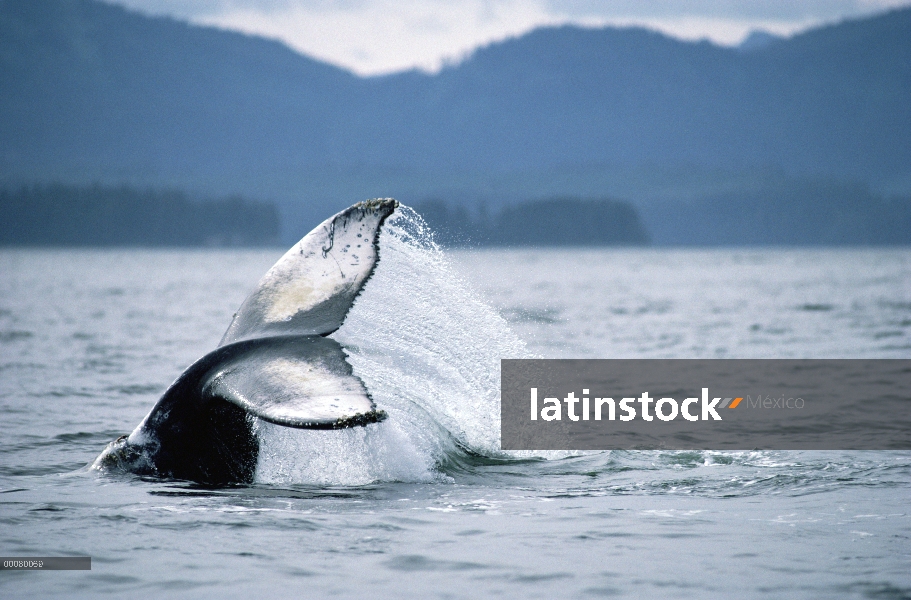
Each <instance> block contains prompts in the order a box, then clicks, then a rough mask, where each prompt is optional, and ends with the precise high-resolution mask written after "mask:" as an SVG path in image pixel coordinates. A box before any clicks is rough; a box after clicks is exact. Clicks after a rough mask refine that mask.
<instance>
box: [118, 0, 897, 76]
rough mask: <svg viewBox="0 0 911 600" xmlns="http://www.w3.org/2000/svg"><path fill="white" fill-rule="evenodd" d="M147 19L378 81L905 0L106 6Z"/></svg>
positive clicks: (879, 7) (819, 20) (348, 0)
mask: <svg viewBox="0 0 911 600" xmlns="http://www.w3.org/2000/svg"><path fill="white" fill-rule="evenodd" d="M108 1H110V2H114V3H117V4H121V5H124V6H127V7H128V8H131V9H134V10H139V11H140V12H143V13H146V14H151V15H169V16H172V17H175V18H179V19H182V20H188V21H190V22H192V23H197V24H200V25H212V26H216V27H221V28H224V29H230V30H234V31H241V32H244V33H250V34H256V35H261V36H265V37H269V38H273V39H278V40H281V41H283V42H284V43H286V44H287V45H288V46H290V47H292V48H294V49H296V50H298V51H299V52H301V53H303V54H306V55H308V56H311V57H314V58H317V59H320V60H323V61H326V62H329V63H332V64H335V65H338V66H341V67H344V68H347V69H350V70H352V71H354V72H355V73H358V74H360V75H380V74H386V73H391V72H395V71H402V70H407V69H412V68H418V69H421V70H424V71H428V72H436V71H438V70H439V69H440V68H441V67H443V66H445V65H446V64H451V63H455V62H458V61H459V60H461V59H463V58H464V57H466V56H467V55H468V54H470V53H471V51H472V50H474V49H475V48H477V47H479V46H483V45H486V44H489V43H491V42H495V41H500V40H503V39H507V38H510V37H515V36H519V35H522V34H524V33H526V32H528V31H531V30H532V29H535V28H536V27H541V26H545V25H559V24H566V23H574V24H578V25H583V26H590V27H602V26H605V25H614V26H633V25H635V26H643V27H648V28H650V29H655V30H658V31H661V32H663V33H666V34H668V35H671V36H673V37H676V38H679V39H684V40H699V39H708V40H711V41H713V42H715V43H717V44H721V45H735V44H737V43H739V42H740V41H741V40H742V39H743V38H744V37H745V36H746V35H747V34H748V33H749V32H750V31H751V30H755V29H761V30H764V31H767V32H770V33H775V34H778V35H792V34H794V33H796V32H799V31H803V30H805V29H807V28H810V27H814V26H818V25H822V24H827V23H834V22H837V21H841V20H843V19H846V18H852V17H855V18H856V17H861V16H867V15H871V14H875V13H880V12H883V11H885V10H887V9H889V8H893V7H898V6H909V5H911V0H649V1H645V0H108Z"/></svg>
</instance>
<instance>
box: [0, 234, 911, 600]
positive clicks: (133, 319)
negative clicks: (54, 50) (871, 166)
mask: <svg viewBox="0 0 911 600" xmlns="http://www.w3.org/2000/svg"><path fill="white" fill-rule="evenodd" d="M407 225H408V223H402V222H401V221H400V222H399V223H398V226H399V227H398V228H396V227H395V226H393V227H390V228H387V230H384V234H383V239H382V241H381V247H382V250H381V253H382V254H381V256H382V258H381V262H380V266H379V268H378V270H377V273H376V276H375V278H374V279H373V280H371V281H370V282H369V283H368V285H367V287H366V288H365V291H364V294H363V296H362V297H361V298H360V299H359V300H358V302H357V304H356V305H355V308H354V309H353V310H352V313H351V315H350V317H349V320H348V322H347V323H346V325H345V326H344V327H343V328H342V330H340V331H339V332H338V333H337V334H335V337H337V339H339V341H340V342H341V343H343V344H344V345H345V346H346V347H347V348H348V351H349V360H350V361H351V363H352V365H353V366H354V368H355V372H356V373H357V374H358V375H359V376H361V377H362V378H363V379H364V380H365V382H367V384H368V387H370V389H371V391H372V393H373V394H374V396H375V399H376V401H377V404H378V405H379V407H380V408H384V409H386V410H388V411H389V413H390V418H389V420H388V421H386V422H384V423H380V424H376V425H371V426H369V427H368V428H366V429H359V430H350V431H345V432H292V434H298V433H301V434H304V435H292V434H288V433H287V432H283V431H279V432H277V433H276V432H272V434H274V435H272V437H270V438H268V440H267V442H266V445H265V448H266V449H267V450H268V452H264V453H263V454H264V456H265V458H261V464H260V470H259V472H258V473H259V481H260V482H259V483H257V484H255V485H253V486H249V487H236V488H227V489H207V488H201V487H200V486H196V485H192V484H187V483H182V482H161V481H154V480H146V481H144V480H140V479H138V478H132V477H117V476H110V475H104V474H101V473H97V472H93V471H89V470H87V469H86V466H87V465H88V464H89V463H91V461H92V460H93V459H94V458H95V457H96V456H97V455H98V453H99V452H100V451H101V450H102V449H103V448H104V446H105V445H106V444H107V443H108V442H110V441H111V440H113V439H114V438H116V437H117V436H119V435H121V434H123V433H128V432H129V431H130V430H132V429H133V428H134V427H135V426H136V424H137V423H139V421H140V420H141V419H142V417H143V416H144V415H145V414H146V412H148V410H149V409H150V408H151V407H152V405H153V404H154V402H155V401H156V400H157V399H158V397H159V396H160V394H161V393H162V392H163V391H164V389H165V387H166V386H167V385H168V384H169V383H170V381H172V380H173V379H174V378H175V377H176V376H177V375H178V374H179V373H180V372H181V371H182V370H183V369H184V368H185V367H186V366H187V365H189V364H190V363H191V362H192V361H193V360H195V359H196V358H198V357H199V356H201V355H202V354H204V353H206V352H207V351H209V350H210V349H212V348H213V347H214V346H215V345H216V344H217V343H218V340H219V339H220V337H221V335H222V333H223V332H224V329H225V328H226V327H227V325H228V323H229V322H230V318H231V315H232V314H233V312H234V311H235V310H236V308H237V307H238V306H239V305H240V303H241V301H242V300H243V298H244V297H245V296H246V294H247V293H248V292H249V290H250V289H251V288H252V287H253V285H254V284H255V282H256V281H257V280H258V278H259V277H260V276H261V275H262V274H263V273H264V272H265V271H266V270H267V269H268V268H269V266H270V265H271V264H272V263H273V262H274V261H275V260H276V259H277V258H278V257H279V256H280V255H281V253H282V252H281V250H274V251H273V250H257V251H248V250H205V251H203V250H182V251H150V250H108V251H94V250H82V251H62V250H2V251H0V411H2V412H0V414H2V415H3V419H2V420H0V453H2V456H3V461H2V463H0V523H2V524H3V526H2V527H0V548H2V552H3V554H4V555H8V556H12V555H20V556H47V555H67V554H70V555H90V556H92V559H93V562H92V566H93V568H92V571H91V572H75V571H74V572H42V573H36V572H3V573H2V574H0V594H2V595H4V596H9V597H19V596H23V595H26V594H28V595H30V596H35V597H50V596H56V595H61V594H67V595H70V596H72V595H75V596H80V597H98V596H111V597H113V596H123V595H124V594H125V593H127V594H139V595H142V596H146V595H151V594H160V593H163V592H167V593H169V594H175V593H176V594H178V595H181V596H190V597H203V596H205V597H211V596H219V597H239V596H245V595H249V593H250V592H252V591H259V592H265V593H267V594H269V595H273V596H274V595H283V596H287V595H292V594H293V595H296V596H297V595H300V596H308V597H325V596H328V595H330V594H337V595H341V596H343V597H352V596H366V595H369V596H371V597H399V596H401V595H403V594H404V595H411V596H421V597H456V598H462V597H464V598H469V597H479V596H493V595H500V596H506V597H542V598H544V597H558V596H559V597H567V596H569V597H589V596H593V597H598V596H621V597H622V596H629V597H692V598H704V597H730V596H738V597H775V598H778V597H782V596H787V597H806V598H811V597H812V598H816V597H821V596H822V597H848V598H851V597H856V598H868V597H876V598H904V597H908V596H909V595H911V575H909V573H911V568H909V567H911V564H909V563H911V512H909V510H908V498H909V488H911V454H909V453H908V452H702V451H682V452H680V451H678V452H662V451H648V452H646V451H638V452H632V451H630V452H618V451H615V452H603V453H593V454H585V455H582V454H578V455H575V454H569V455H567V453H562V454H560V455H554V454H551V455H544V454H543V453H542V454H541V456H540V457H538V458H535V457H526V458H524V459H517V458H510V457H507V456H504V455H503V454H502V453H500V452H498V451H497V443H498V438H497V435H498V424H497V423H496V421H495V419H496V417H497V415H498V410H497V406H496V401H497V396H498V388H497V385H498V381H497V377H498V368H499V365H498V359H499V358H501V357H507V356H510V357H515V356H519V355H526V356H528V355H538V356H544V357H582V358H593V357H599V358H653V357H675V358H694V357H719V358H746V357H761V358H772V357H776V358H790V357H793V358H855V357H864V358H871V357H873V358H876V357H880V358H908V357H911V251H909V250H907V249H882V250H867V249H856V250H852V249H838V250H802V249H772V250H763V249H757V250H743V249H737V250H730V249H717V250H692V251H690V250H687V251H682V250H662V249H645V250H614V249H603V250H581V251H570V250H559V251H556V250H485V251H456V252H447V253H445V254H440V253H439V252H438V251H437V250H435V249H434V248H433V247H432V246H429V245H427V244H426V243H421V242H420V240H418V241H414V238H411V237H409V236H408V235H407V234H408V232H409V231H412V230H409V229H408V228H407V227H406V226H407ZM466 450H470V452H466Z"/></svg>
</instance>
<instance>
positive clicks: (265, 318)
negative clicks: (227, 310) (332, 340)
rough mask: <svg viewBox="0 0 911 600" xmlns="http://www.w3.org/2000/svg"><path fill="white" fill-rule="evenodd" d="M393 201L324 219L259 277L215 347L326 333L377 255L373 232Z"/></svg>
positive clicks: (393, 205) (384, 200) (335, 324)
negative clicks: (264, 339) (277, 337)
mask: <svg viewBox="0 0 911 600" xmlns="http://www.w3.org/2000/svg"><path fill="white" fill-rule="evenodd" d="M397 206H398V202H396V201H395V200H393V199H391V198H380V199H375V200H367V201H366V202H359V203H358V204H355V205H354V206H352V207H351V208H348V209H347V210H344V211H342V212H340V213H338V214H337V215H335V216H333V217H330V218H329V219H326V220H325V221H324V222H323V223H321V224H320V225H319V226H317V227H316V228H315V229H314V230H313V231H311V232H310V233H308V234H307V235H306V236H304V238H303V239H302V240H301V241H300V242H298V243H297V244H295V245H294V246H293V247H292V248H291V249H290V250H288V252H287V253H285V255H284V256H282V257H281V259H279V261H278V262H277V263H275V265H274V266H273V267H272V268H271V269H269V271H268V272H267V273H266V274H265V275H264V276H263V278H262V279H260V281H259V283H258V284H257V286H256V288H255V289H254V290H253V292H252V293H251V294H250V295H249V296H248V297H247V299H246V300H245V301H244V303H243V304H242V305H241V307H240V309H239V310H238V311H237V313H236V314H235V315H234V320H233V321H232V322H231V325H230V326H229V327H228V330H227V331H226V332H225V335H224V337H223V338H222V340H221V343H220V344H219V345H220V346H223V345H226V344H231V343H234V342H238V341H241V340H247V339H253V338H258V337H268V336H277V335H328V334H330V333H332V332H333V331H335V330H336V329H338V328H339V327H341V325H342V322H343V321H344V319H345V316H346V315H347V314H348V311H349V309H350V308H351V305H352V303H353V302H354V299H355V298H356V297H357V295H358V294H359V293H360V291H361V289H362V288H363V287H364V284H365V283H366V282H367V280H368V279H369V278H370V276H371V275H372V274H373V270H374V268H375V267H376V263H377V260H378V258H379V247H378V241H379V232H380V227H381V226H382V224H383V222H384V221H385V220H386V218H387V217H388V216H389V215H390V214H392V212H393V211H394V210H395V208H396V207H397Z"/></svg>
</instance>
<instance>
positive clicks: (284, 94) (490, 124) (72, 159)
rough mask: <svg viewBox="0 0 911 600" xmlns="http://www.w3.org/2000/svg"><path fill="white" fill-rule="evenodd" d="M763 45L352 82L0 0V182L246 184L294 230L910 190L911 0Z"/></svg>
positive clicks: (207, 187) (89, 0) (679, 48)
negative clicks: (728, 196)
mask: <svg viewBox="0 0 911 600" xmlns="http://www.w3.org/2000/svg"><path fill="white" fill-rule="evenodd" d="M760 37H761V38H762V39H757V40H755V41H757V43H751V44H745V45H744V46H743V47H741V48H726V47H720V46H717V45H714V44H712V43H709V42H684V41H679V40H675V39H672V38H669V37H667V36H664V35H662V34H659V33H656V32H652V31H648V30H645V29H639V28H612V27H606V28H582V27H576V26H562V27H546V28H541V29H537V30H534V31H532V32H530V33H528V34H526V35H523V36H521V37H517V38H513V39H509V40H506V41H502V42H498V43H494V44H490V45H488V46H485V47H483V48H480V49H478V50H476V51H475V52H474V53H472V54H471V55H470V56H468V57H467V58H465V59H464V60H463V61H461V62H459V63H457V64H453V65H449V66H447V67H445V68H443V69H442V70H441V71H440V72H438V73H434V74H429V73H424V72H419V71H408V72H402V73H396V74H392V75H386V76H376V77H359V76H356V75H354V74H353V73H351V72H348V71H345V70H343V69H340V68H337V67H334V66H331V65H329V64H326V63H322V62H319V61H317V60H314V59H311V58H308V57H306V56H302V55H300V54H298V53H296V52H294V51H292V50H291V49H289V48H288V47H286V46H284V45H283V44H281V43H279V42H275V41H270V40H267V39H264V38H259V37H254V36H247V35H243V34H240V33H234V32H228V31H224V30H219V29H214V28H207V27H200V26H194V25H190V24H188V23H184V22H180V21H177V20H174V19H170V18H164V17H149V16H145V15H141V14H138V13H135V12H130V11H128V10H126V9H124V8H121V7H119V6H115V5H110V4H105V3H102V2H97V1H94V0H0V184H5V185H8V186H12V185H22V184H34V183H48V182H62V183H65V184H91V183H96V182H99V183H102V184H107V185H120V184H129V185H139V186H154V187H162V188H179V189H184V190H188V191H190V192H194V193H200V194H206V195H230V194H243V195H245V196H248V197H252V198H257V199H262V200H272V201H275V202H277V203H278V204H279V205H280V207H281V208H282V211H283V214H284V215H285V218H286V220H289V219H290V220H293V221H294V222H295V223H296V222H298V221H299V222H301V223H302V224H301V225H300V229H304V228H305V227H306V226H309V225H312V224H313V223H314V222H315V221H316V220H317V219H318V218H319V217H321V216H325V215H326V214H327V211H330V210H333V209H336V208H340V207H343V206H345V205H348V204H351V203H353V202H354V201H357V200H361V199H363V198H366V197H374V196H395V197H398V198H399V199H401V200H404V201H406V202H419V201H424V200H428V199H441V200H443V201H446V202H450V203H462V204H470V205H472V206H474V205H476V204H483V205H485V206H487V205H493V206H498V205H499V206H503V205H508V204H510V203H513V202H516V201H518V200H522V199H530V198H545V197H551V196H567V195H569V196H579V197H605V196H613V197H621V198H624V199H627V200H629V201H630V202H632V203H633V204H634V205H636V206H646V207H648V206H652V207H654V206H659V205H663V204H662V203H666V202H675V201H691V200H693V199H694V198H695V199H698V198H701V197H705V196H710V195H711V196H717V195H719V194H724V193H729V192H731V191H732V190H734V191H737V190H741V191H749V192H751V193H752V192H755V191H756V190H757V189H763V188H764V187H765V186H766V183H767V182H768V181H770V180H774V181H775V182H776V183H775V185H776V186H779V187H780V182H781V181H791V180H794V181H816V180H819V181H827V182H829V181H837V182H845V184H846V185H851V186H856V185H860V186H861V187H865V189H870V190H873V191H874V192H876V193H881V194H886V195H888V194H896V193H897V194H911V108H909V107H911V9H902V10H893V11H891V12H887V13H884V14H881V15H878V16H874V17H870V18H866V19H861V20H853V21H845V22H842V23H838V24H834V25H829V26H825V27H820V28H817V29H812V30H809V31H807V32H805V33H802V34H799V35H796V36H793V37H791V38H781V39H776V38H774V37H772V36H765V37H762V36H760ZM656 203H657V204H656ZM297 229H298V228H297V227H296V226H295V227H292V230H293V233H291V234H290V235H291V237H293V236H294V235H296V232H297Z"/></svg>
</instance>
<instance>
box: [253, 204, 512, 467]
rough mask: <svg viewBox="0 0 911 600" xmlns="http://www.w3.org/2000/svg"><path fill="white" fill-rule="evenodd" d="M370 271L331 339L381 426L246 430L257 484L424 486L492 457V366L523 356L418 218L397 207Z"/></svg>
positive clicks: (495, 389)
mask: <svg viewBox="0 0 911 600" xmlns="http://www.w3.org/2000/svg"><path fill="white" fill-rule="evenodd" d="M379 246H380V261H379V264H378V265H377V268H376V271H375V272H374V274H373V277H372V278H371V280H370V281H369V282H368V283H367V285H366V287H365V288H364V291H363V292H362V293H361V295H360V296H359V297H358V299H357V301H356V302H355V304H354V306H353V308H352V309H351V312H350V313H349V314H348V317H347V318H346V320H345V323H344V325H343V326H342V328H341V329H339V330H338V331H337V332H335V333H334V334H333V335H332V337H333V338H335V339H336V340H338V341H339V342H340V343H341V344H342V345H343V346H344V347H345V350H346V353H347V355H348V362H349V363H350V364H351V365H352V367H353V369H354V373H355V374H356V375H357V376H358V377H360V378H361V380H363V382H364V383H365V384H366V386H367V389H368V390H370V393H371V395H372V396H373V399H374V401H375V402H376V404H377V406H378V408H381V409H383V410H385V411H386V412H387V413H388V414H389V418H388V419H387V421H385V422H383V423H377V424H373V425H369V426H367V427H364V428H354V429H346V430H339V431H307V430H298V429H289V428H286V427H280V426H275V425H271V424H269V423H265V422H259V423H257V433H258V435H259V438H260V458H259V464H258V466H257V480H259V481H261V482H270V483H278V482H282V483H288V482H295V483H313V484H324V485H325V484H337V485H362V484H366V483H370V482H374V481H433V480H438V479H440V478H441V477H443V475H441V474H440V472H439V471H438V469H437V466H438V465H440V464H441V463H442V462H443V461H445V460H446V458H447V456H450V455H452V454H453V453H460V452H464V451H466V450H467V451H469V452H472V453H476V454H481V455H485V456H505V454H504V453H503V452H502V451H501V450H500V359H501V358H526V357H529V356H530V354H529V353H528V351H527V349H526V347H525V344H524V343H523V342H522V341H521V340H520V339H519V338H518V337H517V336H516V335H515V334H513V333H512V332H511V331H510V329H509V327H508V326H507V324H506V321H504V320H503V319H502V318H501V317H500V316H499V315H497V314H496V312H494V311H493V309H491V308H490V307H488V306H487V305H486V304H484V303H483V302H482V301H481V300H480V299H479V298H478V297H477V296H476V295H475V294H474V293H473V292H472V291H471V290H470V288H469V287H468V285H467V284H465V282H463V281H462V280H461V279H460V278H459V277H457V276H456V275H455V272H454V270H453V269H452V268H451V267H450V265H449V263H448V262H447V260H446V257H445V255H444V254H443V252H442V251H441V250H440V248H439V247H438V246H437V245H436V244H435V243H434V242H433V237H432V234H431V232H430V230H429V229H428V227H427V225H426V224H425V223H424V221H423V220H422V219H421V217H420V216H419V215H418V214H417V213H415V212H414V211H413V210H411V209H410V208H408V207H406V206H400V207H399V208H398V209H397V210H396V212H395V213H394V214H393V215H392V216H391V217H390V218H389V220H388V221H387V222H386V224H385V225H384V226H383V229H382V232H381V234H380V242H379Z"/></svg>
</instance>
